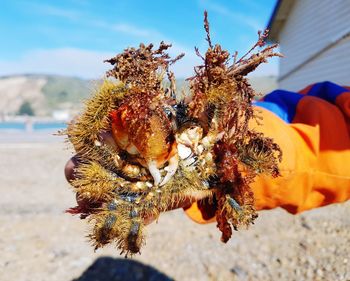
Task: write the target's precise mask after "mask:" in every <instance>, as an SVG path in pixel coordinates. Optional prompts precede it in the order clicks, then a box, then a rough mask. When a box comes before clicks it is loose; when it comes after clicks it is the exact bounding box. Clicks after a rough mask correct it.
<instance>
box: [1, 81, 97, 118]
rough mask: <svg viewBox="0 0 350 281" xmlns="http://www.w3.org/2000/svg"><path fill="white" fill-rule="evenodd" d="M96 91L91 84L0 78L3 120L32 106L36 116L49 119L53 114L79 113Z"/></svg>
mask: <svg viewBox="0 0 350 281" xmlns="http://www.w3.org/2000/svg"><path fill="white" fill-rule="evenodd" d="M92 89H93V83H92V82H91V81H87V80H83V79H80V78H75V77H64V76H53V75H18V76H6V77H0V96H1V99H0V116H1V115H2V116H4V115H15V114H17V113H18V111H19V108H20V107H21V105H23V104H24V103H29V104H30V106H31V107H32V109H33V111H34V113H35V115H38V116H49V115H51V113H52V111H53V110H58V109H66V110H73V111H76V110H77V109H78V108H79V107H80V106H81V101H82V100H83V99H85V98H87V97H88V96H89V95H90V93H91V91H92Z"/></svg>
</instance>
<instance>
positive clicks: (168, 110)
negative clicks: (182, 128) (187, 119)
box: [164, 108, 173, 120]
mask: <svg viewBox="0 0 350 281" xmlns="http://www.w3.org/2000/svg"><path fill="white" fill-rule="evenodd" d="M164 113H165V115H166V117H167V118H168V119H169V120H170V119H172V118H173V113H172V112H171V110H170V108H164Z"/></svg>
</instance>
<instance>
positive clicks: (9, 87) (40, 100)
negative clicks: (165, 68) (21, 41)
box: [0, 75, 277, 117]
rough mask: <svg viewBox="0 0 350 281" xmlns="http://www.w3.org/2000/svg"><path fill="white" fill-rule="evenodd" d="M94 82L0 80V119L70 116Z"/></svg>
mask: <svg viewBox="0 0 350 281" xmlns="http://www.w3.org/2000/svg"><path fill="white" fill-rule="evenodd" d="M98 82H99V81H98V80H95V81H90V80H84V79H81V78H76V77H66V76H55V75H16V76H4V77H0V96H1V99H0V117H1V116H8V115H10V116H13V115H16V114H18V113H19V110H20V108H23V106H24V105H25V107H26V108H27V109H28V107H29V111H30V110H32V111H33V112H34V114H35V115H36V116H51V115H52V113H53V112H54V111H57V110H64V111H67V112H69V113H70V114H72V113H74V112H76V111H78V110H79V109H80V108H81V106H82V101H83V100H84V99H86V98H87V97H89V96H90V94H91V93H92V92H93V89H94V88H96V85H97V84H98ZM250 82H251V84H252V86H253V87H254V89H255V90H256V91H257V92H260V93H263V94H266V93H267V92H269V91H271V90H273V89H275V88H276V87H277V83H276V78H275V77H274V76H267V77H251V78H250ZM186 84H187V82H186V81H185V80H184V79H178V81H177V89H178V90H181V89H185V90H186V88H187V87H188V85H186Z"/></svg>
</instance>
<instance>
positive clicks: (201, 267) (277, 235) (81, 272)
mask: <svg viewBox="0 0 350 281" xmlns="http://www.w3.org/2000/svg"><path fill="white" fill-rule="evenodd" d="M0 135H1V136H0V168H1V182H0V192H1V196H0V206H1V209H0V225H1V227H0V249H1V255H0V280H4V281H11V280H18V281H34V280H35V281H40V280H43V281H44V280H45V281H47V280H53V281H55V280H57V281H58V280H59V281H62V280H79V281H95V280H101V281H105V280H110V281H116V280H184V281H187V280H203V281H205V280H350V270H349V268H350V254H349V253H350V251H349V245H350V202H347V203H343V204H336V205H332V206H327V207H323V208H320V209H316V210H313V211H308V212H304V213H302V214H300V215H296V216H293V215H290V214H288V213H287V212H285V211H284V210H282V209H276V210H273V211H264V212H260V213H259V218H258V219H257V221H256V224H255V225H253V226H252V227H250V228H249V229H248V230H241V231H239V232H236V233H234V237H233V238H232V239H231V240H230V241H229V242H228V243H227V244H223V243H221V242H220V232H219V231H218V230H217V229H216V226H215V224H209V225H198V224H195V223H193V222H192V221H190V220H189V219H188V218H187V217H186V215H185V214H184V213H183V211H182V210H176V211H172V212H168V213H166V214H163V215H162V216H161V217H160V219H159V221H158V223H153V224H152V225H150V226H149V227H148V231H147V244H146V246H145V247H144V248H143V250H142V254H141V255H136V256H135V257H133V258H131V259H125V258H124V256H120V255H119V252H118V250H116V249H115V248H114V247H113V246H107V247H106V248H103V249H100V250H98V251H97V252H94V251H93V248H92V247H91V245H90V244H89V242H88V241H87V238H86V237H85V236H86V234H87V230H88V224H87V222H86V221H84V220H80V219H79V218H78V217H74V216H71V215H68V214H65V213H64V210H65V209H67V208H69V207H72V206H74V205H75V202H74V198H75V197H74V194H73V192H72V190H71V189H70V188H69V185H68V183H67V182H66V181H65V178H64V175H63V167H64V165H65V162H66V161H67V159H68V158H69V157H70V156H71V155H72V151H71V150H70V149H69V148H68V146H67V144H64V142H63V139H62V138H60V137H55V138H52V137H50V136H48V135H45V134H44V135H42V136H41V137H40V136H38V135H32V136H31V137H30V138H26V137H25V136H19V135H16V134H15V135H13V134H12V136H11V135H8V134H7V135H6V136H5V135H4V134H3V133H0Z"/></svg>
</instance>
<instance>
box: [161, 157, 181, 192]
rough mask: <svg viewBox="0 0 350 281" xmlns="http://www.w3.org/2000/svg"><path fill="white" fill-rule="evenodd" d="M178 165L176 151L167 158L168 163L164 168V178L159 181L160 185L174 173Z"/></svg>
mask: <svg viewBox="0 0 350 281" xmlns="http://www.w3.org/2000/svg"><path fill="white" fill-rule="evenodd" d="M178 166H179V156H178V154H177V153H175V154H174V155H173V156H172V157H171V158H170V159H169V165H168V166H167V167H165V168H164V170H165V171H167V174H166V175H165V177H164V179H163V180H162V182H161V183H160V186H162V185H165V184H166V183H167V182H168V181H169V180H170V179H171V178H172V177H173V175H174V174H175V173H176V170H177V167H178Z"/></svg>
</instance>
